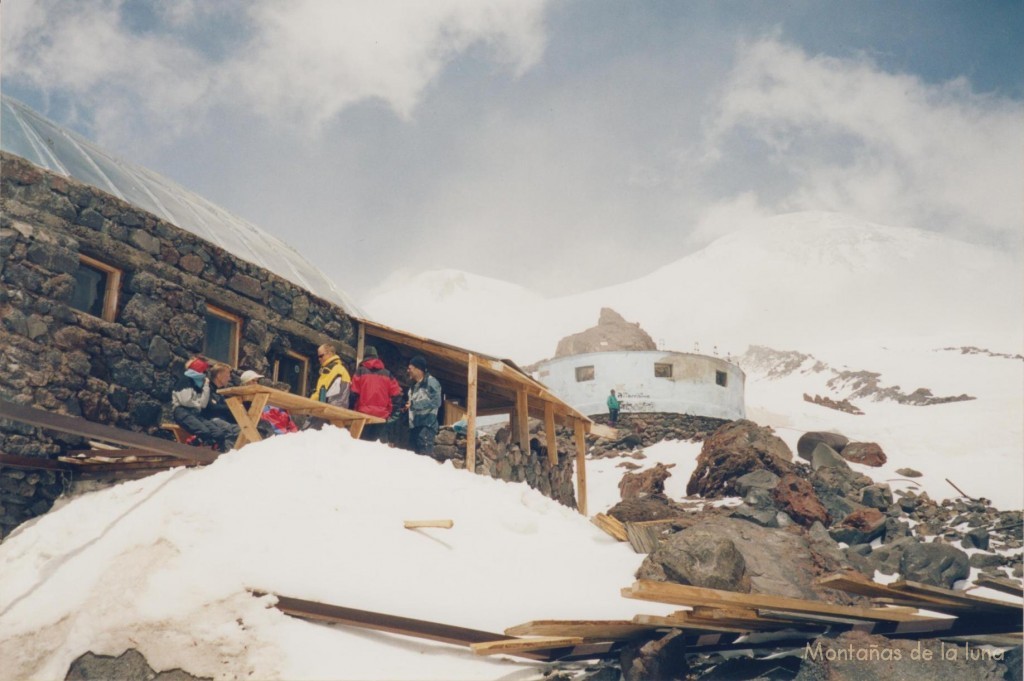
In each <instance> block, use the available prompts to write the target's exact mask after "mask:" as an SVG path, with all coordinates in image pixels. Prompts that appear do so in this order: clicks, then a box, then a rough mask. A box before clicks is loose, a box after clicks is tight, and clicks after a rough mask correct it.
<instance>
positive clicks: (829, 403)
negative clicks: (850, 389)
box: [804, 393, 864, 416]
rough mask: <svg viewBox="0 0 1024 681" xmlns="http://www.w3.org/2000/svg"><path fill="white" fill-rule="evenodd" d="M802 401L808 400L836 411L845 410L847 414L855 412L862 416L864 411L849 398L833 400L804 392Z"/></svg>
mask: <svg viewBox="0 0 1024 681" xmlns="http://www.w3.org/2000/svg"><path fill="white" fill-rule="evenodd" d="M804 402H810V403H811V404H817V405H820V406H822V407H828V408H829V409H835V410H836V411H841V412H845V413H847V414H855V415H857V416H863V415H864V412H863V411H861V410H860V408H859V407H857V406H856V405H855V404H853V402H850V400H839V401H836V400H833V399H832V398H830V397H822V396H821V395H814V396H813V397H812V396H810V395H808V394H807V393H804Z"/></svg>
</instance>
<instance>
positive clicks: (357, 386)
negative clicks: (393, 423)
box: [350, 345, 402, 441]
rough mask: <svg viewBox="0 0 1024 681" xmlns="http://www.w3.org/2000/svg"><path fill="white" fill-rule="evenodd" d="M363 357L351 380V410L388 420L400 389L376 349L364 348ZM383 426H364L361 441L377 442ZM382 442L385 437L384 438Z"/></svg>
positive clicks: (399, 400)
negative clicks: (364, 356) (364, 355)
mask: <svg viewBox="0 0 1024 681" xmlns="http://www.w3.org/2000/svg"><path fill="white" fill-rule="evenodd" d="M365 353H366V358H365V359H364V360H363V361H362V363H361V364H360V365H359V368H358V369H356V374H355V376H353V377H352V386H351V388H350V391H351V393H352V400H353V402H354V404H353V406H352V408H353V409H355V410H356V411H358V412H362V413H364V414H369V415H370V416H377V417H379V418H382V419H384V420H385V421H387V420H389V419H390V417H391V414H392V413H393V412H394V411H395V409H396V407H398V406H399V405H400V404H401V397H402V388H401V386H399V385H398V381H396V380H395V378H394V376H392V375H391V372H390V371H388V370H387V369H385V368H384V362H382V361H381V360H380V358H379V357H378V356H377V348H375V347H373V346H372V345H368V346H366V350H365ZM387 425H388V424H387V423H367V424H366V425H365V426H364V427H363V433H362V435H361V436H360V439H361V440H381V439H382V437H383V436H384V435H385V430H386V428H387ZM384 441H386V438H384Z"/></svg>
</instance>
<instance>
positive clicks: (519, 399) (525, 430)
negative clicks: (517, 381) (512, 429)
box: [516, 388, 530, 454]
mask: <svg viewBox="0 0 1024 681" xmlns="http://www.w3.org/2000/svg"><path fill="white" fill-rule="evenodd" d="M516 426H517V428H518V432H517V433H516V437H517V440H518V442H519V450H520V451H521V452H522V453H523V454H529V453H530V412H529V408H528V407H527V395H526V390H524V389H521V388H520V389H519V390H516Z"/></svg>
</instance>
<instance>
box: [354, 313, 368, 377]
mask: <svg viewBox="0 0 1024 681" xmlns="http://www.w3.org/2000/svg"><path fill="white" fill-rule="evenodd" d="M365 349H366V325H365V324H363V323H362V322H359V332H358V335H357V336H356V367H357V368H358V367H359V365H360V364H362V363H363V351H364V350H365Z"/></svg>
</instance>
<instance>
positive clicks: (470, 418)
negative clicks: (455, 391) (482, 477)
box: [466, 354, 477, 473]
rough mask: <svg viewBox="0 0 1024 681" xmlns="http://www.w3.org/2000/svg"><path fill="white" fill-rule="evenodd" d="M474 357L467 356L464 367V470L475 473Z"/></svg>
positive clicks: (475, 380)
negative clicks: (467, 359)
mask: <svg viewBox="0 0 1024 681" xmlns="http://www.w3.org/2000/svg"><path fill="white" fill-rule="evenodd" d="M476 365H477V361H476V355H472V354H471V355H470V356H469V365H468V366H467V367H466V470H468V471H469V472H470V473H476V406H477V405H476V393H477V375H476Z"/></svg>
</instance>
